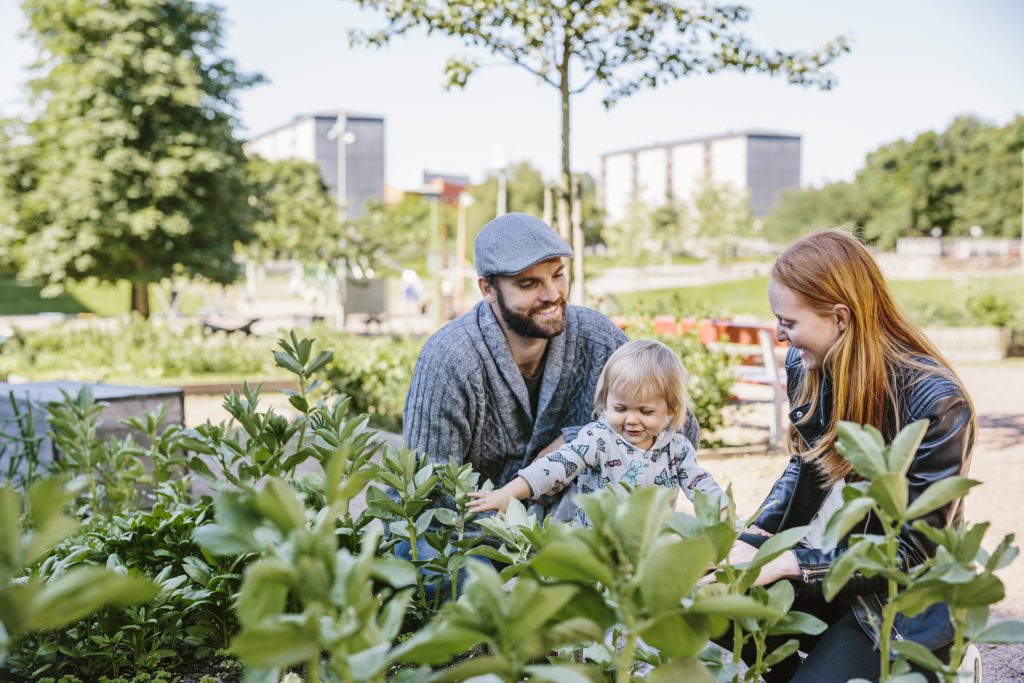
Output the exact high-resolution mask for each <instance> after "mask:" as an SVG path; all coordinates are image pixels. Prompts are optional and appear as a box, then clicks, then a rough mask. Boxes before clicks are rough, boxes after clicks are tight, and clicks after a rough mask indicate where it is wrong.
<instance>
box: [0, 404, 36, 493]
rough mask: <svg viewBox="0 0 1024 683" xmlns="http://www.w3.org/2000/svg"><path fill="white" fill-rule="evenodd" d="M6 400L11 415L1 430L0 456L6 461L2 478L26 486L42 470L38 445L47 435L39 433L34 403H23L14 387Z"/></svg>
mask: <svg viewBox="0 0 1024 683" xmlns="http://www.w3.org/2000/svg"><path fill="white" fill-rule="evenodd" d="M7 400H8V401H9V402H10V405H11V416H12V417H11V419H10V420H9V421H8V422H7V423H6V424H4V425H3V430H0V460H2V461H3V462H4V467H3V474H2V476H0V481H3V482H7V483H10V484H14V485H16V486H17V487H18V488H19V489H22V490H24V489H26V488H28V487H29V486H30V485H31V484H32V483H33V482H35V480H36V477H37V475H38V474H40V473H41V472H42V470H43V465H42V463H41V462H40V460H39V448H40V446H41V445H42V442H43V439H44V438H45V436H44V435H42V434H37V433H36V417H35V412H36V410H37V409H36V408H33V407H32V404H31V403H27V404H24V405H23V404H22V403H21V402H20V401H18V399H16V398H15V397H14V392H13V391H12V392H10V393H8V395H7Z"/></svg>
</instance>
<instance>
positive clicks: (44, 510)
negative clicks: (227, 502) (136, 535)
mask: <svg viewBox="0 0 1024 683" xmlns="http://www.w3.org/2000/svg"><path fill="white" fill-rule="evenodd" d="M70 498H71V494H70V492H69V491H68V490H67V489H65V487H64V485H63V483H62V482H61V481H60V480H59V479H43V480H40V481H38V482H37V483H36V484H35V485H33V486H32V488H31V489H30V490H29V492H28V496H27V497H26V498H25V500H24V515H25V517H26V518H27V521H26V523H25V524H24V525H23V524H22V523H21V516H22V504H23V501H22V497H21V495H20V494H19V493H18V492H17V491H15V490H14V489H13V488H11V487H10V486H9V485H7V484H4V485H0V664H2V663H3V660H5V659H6V658H7V655H8V653H9V652H10V650H11V648H12V646H16V645H17V643H18V640H20V639H21V638H23V637H25V636H26V635H28V634H30V633H32V632H35V631H51V630H55V629H59V628H62V627H64V626H66V625H67V624H69V623H72V622H74V621H77V620H78V619H81V618H82V617H84V616H86V615H89V614H91V613H93V612H95V611H96V610H98V609H100V608H101V607H103V606H104V605H110V604H113V605H130V604H136V603H140V602H144V601H146V600H148V599H150V598H151V597H152V596H153V595H154V594H155V593H156V590H157V588H156V586H154V584H153V582H152V581H150V580H148V579H146V578H143V577H140V576H129V575H124V574H121V573H118V572H116V571H111V570H110V569H106V568H103V567H97V566H79V567H75V568H72V569H70V570H68V571H66V572H62V573H60V574H59V575H55V576H49V575H48V574H47V572H45V571H40V570H38V569H36V568H35V566H36V564H37V563H39V562H40V561H42V560H44V559H45V558H46V557H47V556H48V555H49V554H50V553H51V551H52V549H53V546H54V545H56V544H58V543H60V542H61V541H62V540H63V539H64V538H66V537H67V536H69V535H71V534H72V533H74V532H75V529H76V528H77V527H78V523H77V521H76V520H74V519H73V518H71V517H69V516H67V515H65V514H64V512H63V508H64V507H65V506H66V505H67V504H68V502H69V501H70Z"/></svg>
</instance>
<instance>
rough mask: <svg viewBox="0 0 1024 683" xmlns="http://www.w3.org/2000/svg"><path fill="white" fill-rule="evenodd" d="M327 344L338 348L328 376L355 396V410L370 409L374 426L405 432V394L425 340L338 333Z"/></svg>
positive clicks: (352, 406)
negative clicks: (403, 427) (403, 418)
mask: <svg viewBox="0 0 1024 683" xmlns="http://www.w3.org/2000/svg"><path fill="white" fill-rule="evenodd" d="M336 342H343V343H340V344H339V343H336ZM326 344H327V345H328V346H330V347H331V348H333V349H335V353H334V360H332V361H331V363H330V364H329V365H328V366H327V373H326V375H327V380H328V381H329V382H330V384H331V386H332V387H333V389H334V390H335V391H337V392H338V393H340V394H345V395H346V396H348V397H349V398H350V399H351V403H350V404H349V409H350V410H351V412H352V413H354V414H361V413H367V414H368V415H369V416H370V424H372V425H373V426H374V427H377V428H379V429H384V430H387V431H391V432H401V431H402V408H403V406H404V405H405V394H406V392H407V391H408V390H409V383H410V382H411V381H412V371H413V369H414V368H415V367H416V358H417V357H418V356H419V353H420V349H422V348H423V340H422V339H417V338H400V337H339V336H337V335H335V336H332V337H329V338H328V339H327V340H326Z"/></svg>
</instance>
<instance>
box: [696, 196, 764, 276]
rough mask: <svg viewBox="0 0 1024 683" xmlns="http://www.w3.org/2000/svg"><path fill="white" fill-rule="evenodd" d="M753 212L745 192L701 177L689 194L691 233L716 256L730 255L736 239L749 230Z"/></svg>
mask: <svg viewBox="0 0 1024 683" xmlns="http://www.w3.org/2000/svg"><path fill="white" fill-rule="evenodd" d="M753 224H754V216H753V214H752V213H751V211H750V198H749V196H748V193H747V192H744V191H741V190H736V189H734V188H733V187H731V186H730V185H721V184H716V183H714V182H712V181H711V180H710V179H705V180H704V182H703V183H702V184H701V187H700V188H699V189H698V191H697V194H696V195H694V197H693V233H694V236H695V237H696V238H697V240H699V242H701V243H703V244H706V245H708V246H709V247H710V249H711V251H712V253H714V254H715V255H716V256H718V257H719V258H725V257H727V256H731V255H733V254H734V253H735V252H734V250H735V247H736V243H737V241H738V240H739V239H740V238H742V237H746V236H748V235H749V234H750V232H751V230H752V229H753Z"/></svg>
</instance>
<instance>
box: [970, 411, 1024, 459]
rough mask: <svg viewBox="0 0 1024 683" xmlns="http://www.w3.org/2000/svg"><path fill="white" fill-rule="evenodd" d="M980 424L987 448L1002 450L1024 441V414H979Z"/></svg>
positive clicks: (983, 440)
mask: <svg viewBox="0 0 1024 683" xmlns="http://www.w3.org/2000/svg"><path fill="white" fill-rule="evenodd" d="M978 426H979V427H980V432H981V440H982V442H984V444H985V448H986V449H991V450H994V451H1002V450H1006V449H1008V448H1013V447H1015V446H1019V445H1020V444H1021V443H1024V415H1022V414H1010V413H1004V414H995V415H993V414H988V415H979V416H978Z"/></svg>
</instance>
